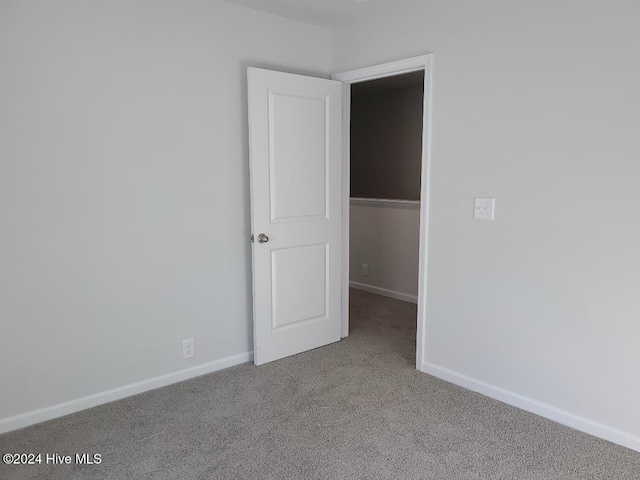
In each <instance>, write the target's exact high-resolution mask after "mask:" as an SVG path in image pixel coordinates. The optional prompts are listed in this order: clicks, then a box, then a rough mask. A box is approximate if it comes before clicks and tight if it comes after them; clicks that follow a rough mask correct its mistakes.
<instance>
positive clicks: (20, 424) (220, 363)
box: [0, 352, 253, 434]
mask: <svg viewBox="0 0 640 480" xmlns="http://www.w3.org/2000/svg"><path fill="white" fill-rule="evenodd" d="M252 359H253V352H247V353H241V354H239V355H232V356H230V357H226V358H222V359H220V360H216V361H213V362H209V363H204V364H202V365H196V366H195V367H191V368H185V369H184V370H179V371H177V372H171V373H167V374H166V375H160V376H159V377H154V378H149V379H147V380H142V381H140V382H136V383H131V384H129V385H124V386H122V387H118V388H114V389H112V390H107V391H105V392H100V393H96V394H93V395H88V396H86V397H82V398H78V399H75V400H71V401H69V402H64V403H59V404H57V405H52V406H50V407H45V408H41V409H38V410H32V411H30V412H26V413H21V414H19V415H14V416H12V417H7V418H3V419H0V434H2V433H6V432H10V431H12V430H17V429H19V428H24V427H28V426H29V425H33V424H36V423H40V422H44V421H46V420H52V419H54V418H58V417H62V416H64V415H69V414H70V413H75V412H79V411H81V410H86V409H87V408H91V407H96V406H98V405H103V404H105V403H109V402H113V401H114V400H120V399H122V398H126V397H130V396H132V395H137V394H139V393H143V392H147V391H149V390H155V389H156V388H160V387H166V386H167V385H171V384H172V383H177V382H182V381H183V380H189V379H190V378H194V377H199V376H200V375H205V374H207V373H212V372H216V371H218V370H224V369H225V368H229V367H233V366H235V365H240V364H242V363H246V362H250V361H251V360H252Z"/></svg>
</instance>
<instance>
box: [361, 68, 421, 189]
mask: <svg viewBox="0 0 640 480" xmlns="http://www.w3.org/2000/svg"><path fill="white" fill-rule="evenodd" d="M411 75H412V76H413V78H414V79H416V74H411ZM417 75H419V78H417V81H412V84H410V85H409V86H402V87H400V88H384V85H381V86H380V87H381V88H375V87H374V86H373V85H371V84H375V83H376V82H386V81H388V80H387V79H383V80H377V81H374V82H367V83H363V84H356V85H353V86H352V89H351V196H352V197H364V198H390V199H402V200H419V199H420V166H421V165H420V164H421V154H422V103H423V102H422V98H423V87H422V82H423V73H422V72H420V73H419V74H417ZM416 84H417V85H416Z"/></svg>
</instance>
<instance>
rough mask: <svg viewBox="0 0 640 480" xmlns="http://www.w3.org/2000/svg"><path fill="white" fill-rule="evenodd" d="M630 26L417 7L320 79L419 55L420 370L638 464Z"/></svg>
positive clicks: (340, 36)
mask: <svg viewBox="0 0 640 480" xmlns="http://www.w3.org/2000/svg"><path fill="white" fill-rule="evenodd" d="M638 24H640V4H639V3H638V2H633V1H622V0H620V1H611V2H584V1H578V0H571V1H569V0H563V1H560V2H558V1H555V0H540V1H535V2H512V1H507V0H485V1H482V2H472V1H465V0H448V1H445V2H442V1H436V0H429V1H426V0H425V1H419V2H414V3H412V4H411V5H410V6H408V7H398V8H397V9H396V10H394V11H393V12H392V13H390V14H386V15H384V16H374V17H370V18H368V19H366V20H365V21H362V22H360V23H358V24H357V25H355V26H353V27H350V28H345V29H342V30H340V31H338V32H336V35H335V37H334V49H333V51H334V71H344V70H349V69H354V68H359V67H363V66H367V65H374V64H379V63H382V62H386V61H391V60H396V59H401V58H406V57H410V56H415V55H420V54H424V53H428V52H434V53H435V70H434V72H435V77H434V78H435V83H434V108H433V115H434V117H433V150H432V153H433V157H432V159H433V165H432V170H431V185H432V195H431V202H432V203H431V223H430V238H429V267H428V293H427V315H428V326H427V330H426V341H427V348H426V362H427V364H426V365H425V367H429V368H431V371H434V372H435V371H439V372H441V373H442V372H448V373H449V374H451V378H458V379H459V380H460V379H462V378H466V379H467V380H469V381H470V382H471V383H472V382H476V385H481V384H480V383H477V381H479V382H484V384H483V385H484V386H485V387H487V388H489V387H491V388H493V387H499V388H501V389H504V390H507V391H509V392H512V393H516V394H518V395H521V396H523V397H514V396H513V395H511V394H509V395H511V397H509V398H511V399H514V398H520V400H523V399H525V398H526V399H528V400H527V401H529V400H535V401H539V402H543V403H544V404H546V407H545V408H547V407H548V409H547V412H551V411H552V410H553V409H554V408H555V409H559V410H557V412H560V411H564V412H565V413H567V412H568V413H571V414H574V415H577V416H578V417H581V418H582V419H583V420H586V421H592V422H598V423H599V424H603V425H604V426H603V425H600V426H603V428H605V430H606V429H608V430H607V431H608V432H609V433H607V435H609V434H610V435H609V437H610V438H614V437H615V438H616V439H617V440H618V441H621V442H626V444H627V445H630V446H633V447H634V448H636V449H640V409H638V401H639V399H640V376H639V375H638V365H640V349H638V345H637V344H638V339H639V338H640V294H639V292H640V249H639V248H638V245H640V222H638V220H637V218H638V214H637V205H638V204H640V190H639V189H638V187H637V180H638V178H640V161H638V159H640V142H639V141H638V132H640V89H639V88H638V85H640V63H638V62H637V61H636V59H637V56H638V51H637V50H638V45H640V30H639V29H638ZM474 196H495V197H496V199H497V200H496V202H497V204H496V205H497V208H496V220H495V221H494V222H487V221H482V222H478V221H475V222H474V221H473V220H472V218H471V217H472V208H473V207H472V202H473V197H474ZM432 367H433V368H432ZM438 369H439V370H438ZM443 369H445V370H443ZM460 375H465V376H466V377H461V376H460ZM495 391H497V390H495ZM505 398H506V397H505ZM523 401H524V400H523ZM559 415H560V413H559ZM562 415H565V414H562ZM563 418H565V419H566V418H569V417H568V416H567V415H565V416H564V417H563ZM581 425H582V426H583V427H584V425H586V424H585V423H584V422H583V423H582V424H581ZM591 426H592V427H593V429H592V431H595V430H594V429H596V426H597V425H596V423H592V424H591ZM589 428H591V427H589ZM615 429H618V430H615ZM625 432H626V433H625ZM616 435H618V437H616ZM625 439H626V440H625Z"/></svg>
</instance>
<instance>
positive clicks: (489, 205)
mask: <svg viewBox="0 0 640 480" xmlns="http://www.w3.org/2000/svg"><path fill="white" fill-rule="evenodd" d="M495 213H496V199H495V198H480V197H476V199H475V201H474V203H473V218H475V219H476V220H493V219H494V218H495Z"/></svg>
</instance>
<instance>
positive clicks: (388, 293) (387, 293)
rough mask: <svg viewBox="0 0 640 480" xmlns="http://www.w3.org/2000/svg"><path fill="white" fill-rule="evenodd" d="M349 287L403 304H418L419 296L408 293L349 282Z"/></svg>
mask: <svg viewBox="0 0 640 480" xmlns="http://www.w3.org/2000/svg"><path fill="white" fill-rule="evenodd" d="M349 286H350V287H351V288H355V289H356V290H362V291H365V292H369V293H375V294H376V295H382V296H383V297H389V298H395V299H396V300H402V301H403V302H409V303H415V304H417V303H418V296H417V295H407V294H406V293H402V292H396V291H394V290H387V289H386V288H381V287H374V286H373V285H367V284H366V283H358V282H349Z"/></svg>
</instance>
